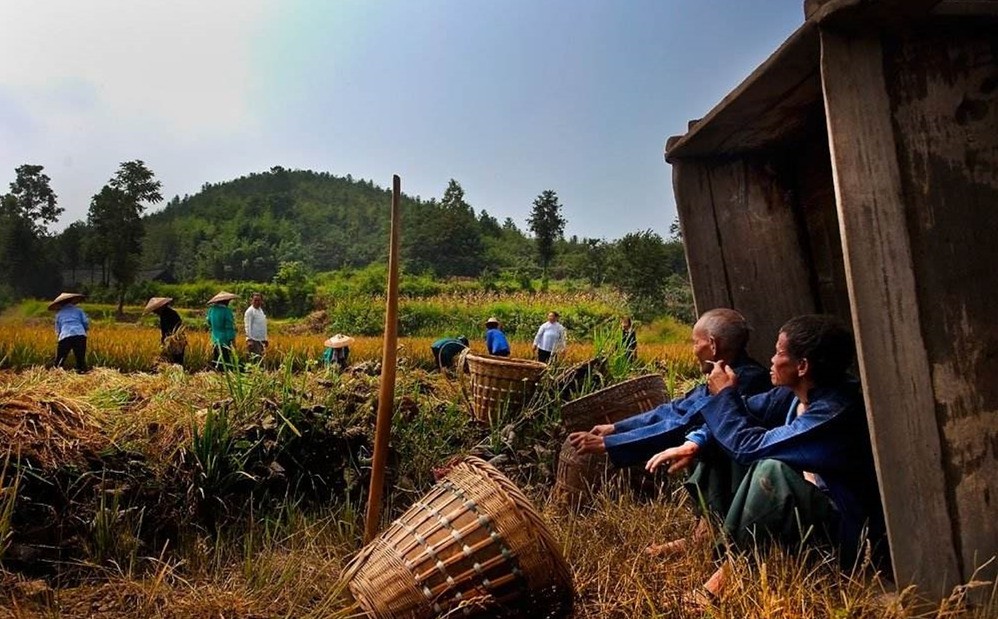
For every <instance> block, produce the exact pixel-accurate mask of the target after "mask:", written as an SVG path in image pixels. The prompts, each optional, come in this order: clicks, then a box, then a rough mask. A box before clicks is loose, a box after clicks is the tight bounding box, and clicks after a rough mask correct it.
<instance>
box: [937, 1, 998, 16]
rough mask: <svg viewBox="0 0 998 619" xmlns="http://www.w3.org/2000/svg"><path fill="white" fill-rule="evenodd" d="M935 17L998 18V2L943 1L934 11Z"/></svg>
mask: <svg viewBox="0 0 998 619" xmlns="http://www.w3.org/2000/svg"><path fill="white" fill-rule="evenodd" d="M932 13H933V14H934V15H959V16H962V17H998V0H942V2H940V3H939V4H937V5H936V6H935V8H933V9H932Z"/></svg>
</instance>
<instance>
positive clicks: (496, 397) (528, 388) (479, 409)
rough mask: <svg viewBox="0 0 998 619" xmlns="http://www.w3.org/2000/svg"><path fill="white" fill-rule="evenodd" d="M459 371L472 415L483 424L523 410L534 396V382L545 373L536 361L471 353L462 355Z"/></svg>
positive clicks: (542, 365) (544, 366)
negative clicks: (502, 414)
mask: <svg viewBox="0 0 998 619" xmlns="http://www.w3.org/2000/svg"><path fill="white" fill-rule="evenodd" d="M465 365H467V370H466V371H465V370H464V367H465ZM458 367H459V368H461V369H460V371H461V386H462V388H463V389H464V390H465V395H466V396H467V398H468V400H469V402H470V404H471V411H472V414H473V415H474V417H475V419H477V420H479V421H484V422H486V423H492V422H494V421H495V420H496V419H498V418H499V417H500V414H501V413H507V414H512V413H516V412H519V411H520V410H522V409H523V407H524V405H525V404H526V403H527V402H529V401H530V398H532V397H533V396H534V392H535V391H536V390H537V382H538V381H539V380H540V378H541V374H543V373H544V370H546V369H547V366H546V365H545V364H543V363H540V362H539V361H529V360H527V359H510V358H505V357H491V356H489V357H486V356H481V355H476V354H474V353H471V352H465V353H463V354H462V357H461V360H460V361H459V364H458ZM468 383H470V384H468Z"/></svg>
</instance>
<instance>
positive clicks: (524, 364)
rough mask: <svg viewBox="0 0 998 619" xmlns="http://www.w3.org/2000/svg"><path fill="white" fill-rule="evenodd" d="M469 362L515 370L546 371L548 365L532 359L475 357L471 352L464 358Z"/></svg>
mask: <svg viewBox="0 0 998 619" xmlns="http://www.w3.org/2000/svg"><path fill="white" fill-rule="evenodd" d="M465 358H466V359H468V360H469V361H470V360H471V359H474V360H475V361H478V362H481V363H485V364H488V365H498V366H506V367H517V368H528V367H529V368H532V369H538V370H542V369H547V367H548V365H547V364H546V363H541V362H540V361H534V360H533V359H514V358H509V357H494V356H492V355H489V356H483V355H477V354H475V353H473V352H469V353H468V354H467V355H466V356H465Z"/></svg>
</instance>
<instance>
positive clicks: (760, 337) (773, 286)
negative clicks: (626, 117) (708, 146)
mask: <svg viewBox="0 0 998 619" xmlns="http://www.w3.org/2000/svg"><path fill="white" fill-rule="evenodd" d="M787 178H788V177H787V176H786V170H785V169H781V168H780V167H778V166H776V165H774V164H773V163H771V162H770V161H769V160H768V159H765V158H759V157H753V158H743V159H734V160H728V161H721V162H707V161H697V162H688V161H684V162H677V163H676V164H675V167H674V183H675V190H676V204H677V208H678V209H679V215H680V222H681V225H682V229H683V238H684V240H685V241H686V243H685V245H686V251H687V260H688V261H689V264H690V277H691V281H692V284H693V292H694V297H695V299H696V306H697V311H698V312H703V311H705V310H707V309H711V308H713V307H733V308H735V309H737V310H739V311H740V312H742V313H743V314H744V315H745V317H746V318H748V320H749V322H750V324H751V325H752V327H753V330H754V336H753V338H752V341H751V342H750V345H749V352H750V353H751V354H752V355H753V356H755V357H756V358H757V359H762V360H763V361H765V360H766V359H768V358H769V357H770V355H771V354H772V348H773V342H774V341H775V339H776V334H777V332H778V330H779V327H780V326H781V325H782V324H783V323H784V322H786V320H787V319H789V318H791V317H792V316H795V315H797V314H803V313H810V312H814V311H815V303H814V298H815V297H814V292H813V289H812V287H811V283H810V277H809V273H808V270H807V263H808V261H807V258H806V255H805V252H804V250H803V249H802V247H801V244H800V235H799V231H798V228H797V222H796V218H795V215H794V212H793V204H792V201H791V199H792V193H791V192H790V191H789V190H788V188H787Z"/></svg>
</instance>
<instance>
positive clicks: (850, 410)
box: [647, 315, 890, 604]
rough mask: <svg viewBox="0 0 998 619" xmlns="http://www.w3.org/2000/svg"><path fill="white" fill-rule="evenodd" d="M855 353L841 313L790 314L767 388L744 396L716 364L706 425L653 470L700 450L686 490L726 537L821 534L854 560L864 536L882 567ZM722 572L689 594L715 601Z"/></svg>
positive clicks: (884, 559)
mask: <svg viewBox="0 0 998 619" xmlns="http://www.w3.org/2000/svg"><path fill="white" fill-rule="evenodd" d="M854 356H855V344H854V342H853V339H852V335H851V334H850V333H849V331H848V330H847V329H846V327H845V326H844V325H843V324H842V323H841V322H840V321H839V320H838V319H837V318H834V317H832V316H824V315H805V316H799V317H796V318H793V319H791V320H789V321H788V322H787V323H786V324H784V325H783V327H782V328H781V329H780V333H779V337H778V338H777V340H776V347H775V353H774V354H773V357H772V359H771V368H770V378H771V381H772V384H773V387H774V388H773V389H772V390H770V391H768V392H766V393H764V394H760V395H756V396H753V397H750V398H743V397H742V395H741V394H740V392H739V390H738V386H739V382H740V381H741V379H740V377H739V376H738V374H737V372H735V371H734V370H733V369H732V367H731V366H729V365H728V364H727V363H724V362H719V363H717V364H716V365H715V366H714V369H713V371H712V372H711V373H710V376H709V377H708V381H707V385H708V389H709V391H710V393H711V394H712V396H713V397H710V398H707V400H706V402H705V404H704V406H703V407H701V408H700V411H699V414H700V415H701V416H702V417H703V419H704V421H705V427H704V428H703V429H702V430H701V431H700V432H699V433H698V434H696V435H694V436H691V437H689V438H690V439H691V440H689V441H687V442H686V443H684V444H683V445H682V446H679V447H673V448H670V449H666V450H664V451H663V452H661V453H659V454H656V455H655V456H654V457H652V458H651V459H650V460H649V461H648V464H647V469H648V471H650V472H653V471H655V470H656V469H657V468H658V467H659V466H662V465H670V469H669V470H670V471H672V470H676V468H677V465H678V464H682V463H685V462H688V461H689V460H690V459H691V458H697V459H698V460H699V463H698V464H697V465H696V468H695V469H694V471H693V474H692V475H691V476H690V478H689V480H688V481H687V482H686V488H687V490H688V491H689V492H690V494H691V495H692V496H693V498H694V502H695V503H697V504H699V505H703V506H704V507H705V508H706V510H707V512H708V513H707V514H702V515H703V516H714V517H717V518H719V519H720V521H721V522H722V526H721V533H722V535H723V538H722V541H727V542H730V543H733V544H734V545H735V547H736V548H740V549H742V550H747V549H749V548H751V547H752V545H753V544H758V543H761V544H765V543H768V542H777V543H780V544H782V545H785V546H786V547H789V548H797V547H799V544H800V543H801V542H802V541H803V540H805V539H806V540H807V541H808V542H818V543H821V542H824V543H829V544H831V545H833V546H834V547H836V548H837V550H838V552H839V559H840V562H841V565H842V566H843V567H845V568H849V567H852V566H853V565H855V562H856V561H857V557H858V556H860V550H861V549H862V544H863V542H864V541H865V542H867V543H869V549H870V556H871V557H872V559H873V562H874V564H875V565H876V566H877V567H882V568H885V569H886V566H887V564H888V563H889V556H890V555H889V552H888V548H887V541H886V535H885V532H886V528H885V525H884V517H883V511H882V508H881V504H880V492H879V488H878V485H877V476H876V472H875V470H874V464H873V450H872V447H871V443H870V436H869V430H868V428H867V421H866V412H865V409H864V405H863V395H862V392H861V389H860V386H859V383H858V381H856V380H855V379H854V378H853V377H851V376H850V375H849V374H848V368H849V366H850V365H851V364H852V361H853V358H854ZM718 481H721V482H723V483H718ZM864 535H865V540H864ZM681 546H682V545H681V544H680V545H678V547H681ZM719 548H720V546H719ZM727 572H728V566H727V564H722V566H721V567H720V568H718V569H717V571H715V572H714V574H713V575H712V576H711V577H710V579H709V580H708V581H707V582H706V583H705V584H704V587H703V589H702V590H700V591H698V592H696V593H694V597H697V596H699V599H698V600H695V601H696V602H697V603H698V604H704V603H710V602H711V601H712V600H713V599H714V598H716V596H718V595H719V594H720V593H721V592H722V590H723V588H724V585H725V578H726V574H727Z"/></svg>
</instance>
